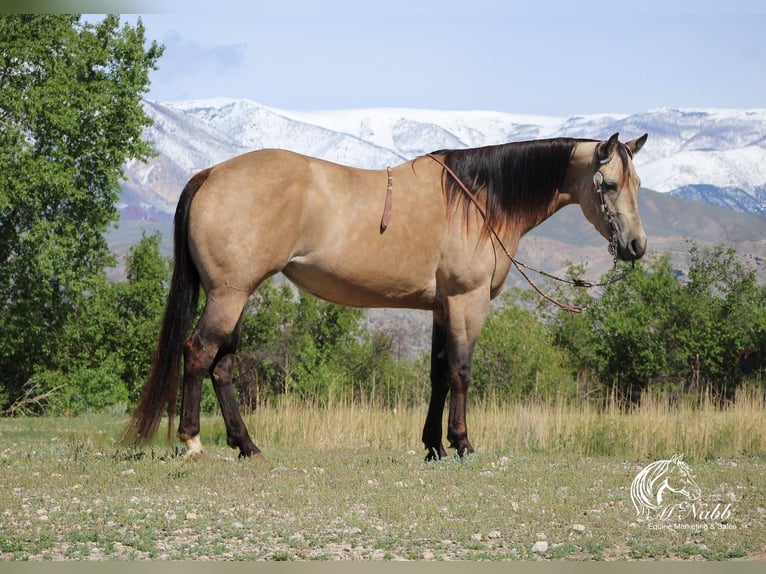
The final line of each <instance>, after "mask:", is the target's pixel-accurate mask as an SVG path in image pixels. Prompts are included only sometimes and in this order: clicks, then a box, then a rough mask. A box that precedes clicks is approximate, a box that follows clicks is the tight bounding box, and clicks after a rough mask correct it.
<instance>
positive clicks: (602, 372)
mask: <svg viewBox="0 0 766 574" xmlns="http://www.w3.org/2000/svg"><path fill="white" fill-rule="evenodd" d="M765 299H766V289H764V288H762V287H759V286H758V284H757V281H756V276H755V272H754V271H753V270H751V269H748V268H747V267H746V266H744V265H743V264H742V263H741V261H740V259H739V258H738V257H737V255H736V253H735V251H734V250H733V249H731V248H728V247H724V246H717V247H713V248H701V247H699V246H697V245H691V246H690V248H689V272H688V276H687V277H686V278H685V279H684V278H683V277H682V276H681V274H680V273H679V272H677V271H676V270H674V269H673V268H672V266H671V263H670V257H669V256H668V255H665V256H662V257H659V258H657V259H655V260H654V261H649V262H641V263H638V264H637V265H636V269H635V271H634V272H633V273H630V274H628V275H627V276H626V277H625V278H624V280H623V281H620V282H617V283H614V284H612V285H610V286H609V288H608V289H607V290H606V291H605V292H604V294H603V296H602V297H601V298H600V299H599V300H598V301H596V302H595V304H594V305H593V306H592V307H591V308H590V309H589V310H588V311H587V312H585V313H583V314H581V315H569V314H566V313H559V314H558V315H556V316H555V317H554V318H553V319H552V322H551V328H552V329H553V332H554V335H555V338H556V341H557V344H558V345H560V346H562V347H563V348H564V349H566V350H567V352H568V353H569V354H570V355H571V363H572V364H573V365H576V366H577V369H578V371H579V372H580V373H582V372H587V373H590V374H591V375H592V376H593V377H594V378H595V379H596V386H597V387H598V389H597V390H598V391H599V393H598V394H597V396H599V397H601V398H602V399H603V398H605V397H607V396H608V395H609V394H610V393H611V391H613V390H616V391H618V393H619V396H620V398H621V399H623V400H625V401H626V402H627V403H635V402H638V401H639V400H640V397H641V394H642V393H643V392H644V390H646V389H652V390H658V391H666V392H672V393H689V392H692V393H695V394H699V393H702V392H707V391H708V390H711V391H712V392H713V393H714V395H715V396H716V397H717V398H719V399H728V398H732V397H733V395H734V391H735V390H736V388H737V386H738V385H739V384H740V383H741V382H742V373H741V372H740V369H739V361H738V358H739V354H740V353H741V352H742V351H743V350H744V349H747V348H752V349H755V350H756V351H758V352H760V353H763V352H764V350H766V341H765V340H764V339H765V333H766V308H765V307H764V304H763V303H764V300H765Z"/></svg>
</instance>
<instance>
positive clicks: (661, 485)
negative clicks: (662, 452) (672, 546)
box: [630, 455, 736, 530]
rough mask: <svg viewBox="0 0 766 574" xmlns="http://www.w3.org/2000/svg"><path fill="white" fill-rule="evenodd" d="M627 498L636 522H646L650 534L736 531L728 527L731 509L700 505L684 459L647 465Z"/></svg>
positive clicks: (698, 489)
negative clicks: (673, 530)
mask: <svg viewBox="0 0 766 574" xmlns="http://www.w3.org/2000/svg"><path fill="white" fill-rule="evenodd" d="M630 498H631V500H632V501H633V507H634V508H635V509H636V517H637V518H638V519H639V520H647V521H649V528H650V529H653V530H665V529H675V530H680V529H684V530H687V529H694V530H710V529H714V528H719V529H736V526H734V525H731V524H727V523H726V521H727V520H728V519H729V518H731V514H732V510H733V509H732V505H731V504H726V505H723V504H721V503H717V504H716V505H715V506H712V507H711V506H710V505H709V504H708V503H705V502H702V500H701V499H702V490H701V489H700V487H699V485H698V484H697V483H696V482H695V480H694V476H693V475H692V471H691V469H690V468H689V465H688V464H687V463H686V462H684V460H683V455H675V456H673V457H672V458H670V459H667V460H658V461H655V462H653V463H651V464H648V465H646V466H645V467H644V468H643V469H641V471H640V472H639V473H638V474H637V475H636V477H635V478H634V479H633V483H632V484H631V485H630ZM690 521H691V522H690Z"/></svg>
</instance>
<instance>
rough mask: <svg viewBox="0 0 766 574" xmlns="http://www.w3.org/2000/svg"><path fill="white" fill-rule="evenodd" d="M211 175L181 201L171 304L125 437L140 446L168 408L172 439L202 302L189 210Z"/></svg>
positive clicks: (197, 179)
mask: <svg viewBox="0 0 766 574" xmlns="http://www.w3.org/2000/svg"><path fill="white" fill-rule="evenodd" d="M209 175H210V170H209V169H208V170H205V171H202V172H200V173H198V174H197V175H195V176H194V177H193V178H192V179H191V180H189V183H187V184H186V187H185V188H184V190H183V192H182V193H181V197H180V198H179V200H178V206H177V207H176V214H175V219H174V228H175V229H174V246H173V248H174V257H175V266H174V268H173V278H172V279H171V281H170V291H169V292H168V302H167V305H166V307H165V315H164V317H163V319H162V327H161V328H160V336H159V341H158V343H157V348H156V350H155V352H154V358H153V359H152V367H151V371H150V373H149V378H148V380H147V381H146V384H145V385H144V389H143V391H142V392H141V398H140V399H139V401H138V406H137V407H136V410H135V412H134V413H133V417H132V418H131V420H130V423H128V426H127V428H126V429H125V432H124V433H123V439H124V440H126V441H130V442H134V443H137V442H141V441H146V440H149V439H151V438H152V437H153V436H154V435H155V433H156V432H157V428H158V427H159V425H160V421H161V420H162V411H163V409H164V407H165V405H167V409H168V419H169V420H168V439H170V438H171V436H172V432H173V417H174V415H175V411H176V401H177V396H178V382H179V378H180V372H179V371H180V366H181V357H182V356H183V345H184V342H185V341H186V339H187V337H188V336H189V330H190V329H191V326H192V321H193V320H194V315H195V313H196V311H197V301H198V299H199V273H198V272H197V269H196V267H194V262H193V261H192V260H191V256H190V253H189V243H188V240H187V234H188V226H189V225H188V224H189V219H188V216H189V206H190V205H191V202H192V199H193V198H194V195H195V194H196V193H197V190H198V189H199V188H200V187H202V184H203V183H205V180H206V179H207V178H208V176H209Z"/></svg>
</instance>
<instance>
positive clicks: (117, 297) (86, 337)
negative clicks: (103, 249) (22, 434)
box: [31, 234, 170, 414]
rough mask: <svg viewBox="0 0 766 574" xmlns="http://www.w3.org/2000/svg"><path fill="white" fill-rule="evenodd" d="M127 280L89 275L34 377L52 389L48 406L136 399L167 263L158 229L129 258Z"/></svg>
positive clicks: (75, 408) (99, 406) (96, 405)
mask: <svg viewBox="0 0 766 574" xmlns="http://www.w3.org/2000/svg"><path fill="white" fill-rule="evenodd" d="M126 271H127V281H125V282H117V283H116V282H113V281H110V280H109V279H108V278H107V277H106V274H105V273H101V274H98V275H94V276H92V277H91V280H90V284H89V288H88V289H86V290H85V291H84V292H83V293H82V294H81V295H80V297H78V298H77V301H76V303H75V304H74V308H73V310H72V312H71V313H70V315H69V318H68V321H67V323H66V325H65V326H64V327H63V328H62V330H61V333H60V334H59V336H58V337H57V342H56V344H55V345H51V348H52V351H51V355H50V357H49V358H48V361H47V364H46V366H45V367H38V368H37V369H36V372H35V374H34V376H33V377H32V379H31V380H32V382H33V383H34V384H36V385H37V386H38V392H39V393H48V394H49V395H50V397H49V399H48V411H49V412H54V413H62V412H69V413H71V414H78V413H80V412H83V411H86V410H103V409H105V408H107V407H111V406H113V405H117V404H122V405H123V406H127V404H128V403H131V402H135V401H136V400H137V399H138V395H139V394H140V391H141V387H142V386H143V382H144V380H145V379H146V376H147V375H148V371H149V366H150V363H151V359H152V354H153V353H154V347H155V345H156V342H157V332H158V330H159V323H160V320H161V318H162V310H163V308H164V304H165V300H166V297H167V283H168V281H169V279H170V262H169V260H168V259H167V258H165V257H163V256H162V254H161V253H160V236H159V234H155V235H151V236H146V235H144V236H143V237H142V239H141V240H140V241H139V242H138V243H137V244H136V245H134V246H133V247H132V248H131V249H130V251H129V253H128V256H127V258H126Z"/></svg>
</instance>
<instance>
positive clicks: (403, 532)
mask: <svg viewBox="0 0 766 574" xmlns="http://www.w3.org/2000/svg"><path fill="white" fill-rule="evenodd" d="M740 399H741V400H740V401H738V403H737V406H736V407H732V408H730V409H728V410H726V409H725V410H718V409H715V408H713V407H712V405H702V406H701V407H699V408H694V409H692V408H688V407H676V408H671V407H669V406H668V405H667V402H665V401H661V400H656V401H647V404H645V405H644V407H642V409H640V410H639V411H636V412H632V413H630V414H625V413H620V412H619V410H618V409H607V410H606V411H604V412H599V411H597V410H595V409H593V408H592V407H587V406H583V405H580V406H565V405H560V406H555V407H553V406H544V405H516V406H514V405H510V406H502V407H501V406H493V405H489V404H487V405H471V408H470V410H469V425H470V426H469V429H470V432H471V438H472V442H473V444H474V446H475V447H476V448H477V454H476V455H473V456H471V457H467V458H465V459H456V458H455V459H448V460H445V461H442V462H438V463H425V462H423V456H424V452H423V451H422V450H421V447H420V440H419V434H420V430H421V425H422V422H423V416H424V409H397V410H396V412H394V411H384V410H382V409H378V408H375V407H373V406H366V407H364V406H354V405H334V406H333V407H331V408H328V409H313V408H308V407H305V406H302V405H300V404H297V403H293V402H283V403H282V404H278V405H275V406H271V407H264V408H262V409H259V411H258V412H257V413H255V414H253V415H251V416H249V417H247V422H248V424H249V426H250V428H251V431H252V434H253V435H254V437H255V439H256V443H257V444H258V445H259V446H260V447H261V448H262V449H263V450H264V451H265V453H266V455H267V460H266V461H239V460H237V458H236V451H233V450H230V449H228V448H227V447H226V446H225V430H224V427H223V424H222V423H221V422H220V419H219V418H217V417H212V418H206V419H204V420H203V435H202V438H203V443H204V444H205V445H206V448H207V451H208V454H209V459H208V460H206V461H204V462H201V463H192V462H187V461H185V460H184V458H183V452H182V449H181V448H180V447H178V446H174V445H167V444H165V443H163V442H161V441H158V442H156V443H154V444H152V445H149V446H146V447H143V448H129V447H125V446H123V445H121V444H120V443H119V442H118V440H117V439H118V437H119V435H120V432H121V430H122V428H123V426H124V424H125V423H126V421H127V417H126V416H124V415H123V414H116V413H112V414H111V415H109V414H105V415H89V416H83V417H78V418H41V419H33V418H17V419H0V501H1V502H0V513H1V515H2V520H1V521H0V558H2V559H4V560H104V559H110V560H114V559H120V560H143V559H155V560H156V559H191V560H208V559H210V560H275V561H278V560H401V559H406V560H419V561H428V560H455V559H458V560H483V559H488V560H642V559H683V560H730V559H736V560H740V559H746V560H752V559H763V558H766V417H765V416H764V414H766V413H765V411H766V409H765V408H764V405H763V401H762V400H761V399H759V398H757V397H756V396H755V395H750V396H745V397H740ZM679 453H684V455H685V460H686V461H687V462H688V464H689V467H690V468H691V470H692V471H693V474H694V478H695V480H696V483H697V484H698V485H699V487H700V490H701V492H702V497H701V499H700V500H698V501H697V504H699V507H700V508H707V509H710V508H714V507H715V506H716V505H718V506H719V507H723V506H725V505H730V506H729V508H730V509H731V511H730V515H728V516H726V517H725V518H711V517H710V516H707V517H700V516H697V517H691V516H688V517H686V518H684V519H681V520H677V521H675V522H672V523H666V524H663V525H661V526H662V528H659V527H658V524H657V523H656V522H655V523H652V522H648V521H645V520H643V519H638V518H637V516H636V511H635V509H634V507H633V505H632V502H631V496H630V486H631V482H632V480H633V478H634V477H635V476H636V474H637V473H638V472H639V471H640V470H641V469H642V467H644V466H645V465H647V464H648V463H650V462H652V461H653V460H656V459H659V458H669V457H670V456H671V455H673V454H679Z"/></svg>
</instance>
